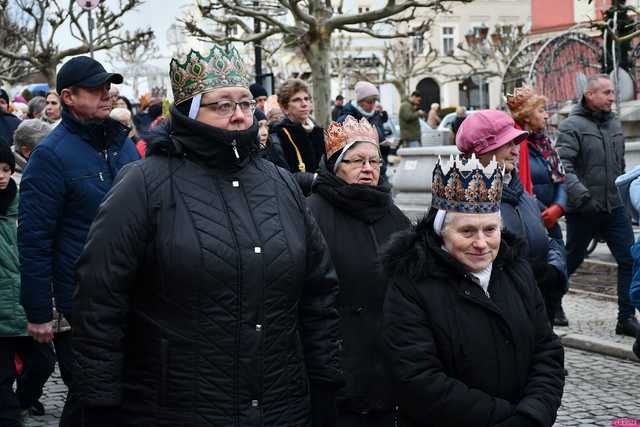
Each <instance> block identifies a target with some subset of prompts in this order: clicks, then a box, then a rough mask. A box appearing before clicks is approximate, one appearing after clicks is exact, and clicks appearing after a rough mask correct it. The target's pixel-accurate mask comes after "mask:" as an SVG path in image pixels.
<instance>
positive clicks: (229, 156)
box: [169, 106, 258, 170]
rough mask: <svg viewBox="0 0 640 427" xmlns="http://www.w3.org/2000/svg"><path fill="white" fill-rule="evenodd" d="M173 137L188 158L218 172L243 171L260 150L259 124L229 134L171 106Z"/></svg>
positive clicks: (170, 129) (170, 130)
mask: <svg viewBox="0 0 640 427" xmlns="http://www.w3.org/2000/svg"><path fill="white" fill-rule="evenodd" d="M169 133H170V134H171V136H172V137H173V139H174V140H175V141H176V142H178V143H179V144H180V145H181V146H182V148H183V149H184V151H185V152H186V153H187V155H188V156H189V155H190V156H193V158H194V160H196V161H197V162H198V163H201V164H202V165H204V166H206V167H209V168H214V169H232V170H233V169H239V168H241V167H242V166H243V165H245V164H246V162H247V161H248V160H249V159H250V158H251V157H252V156H253V154H254V153H256V151H257V149H258V144H257V141H256V137H257V135H258V124H257V123H256V121H255V120H254V121H253V124H252V125H251V127H250V128H249V129H246V130H241V131H229V130H225V129H220V128H216V127H213V126H209V125H207V124H205V123H202V122H199V121H197V120H193V119H190V118H189V117H187V116H185V115H184V114H182V112H180V111H179V110H178V109H177V108H176V107H175V106H171V123H170V125H169Z"/></svg>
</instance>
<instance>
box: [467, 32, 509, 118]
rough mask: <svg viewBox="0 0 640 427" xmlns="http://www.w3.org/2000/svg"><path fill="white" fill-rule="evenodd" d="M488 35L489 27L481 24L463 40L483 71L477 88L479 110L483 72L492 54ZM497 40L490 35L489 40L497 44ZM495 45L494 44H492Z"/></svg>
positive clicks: (481, 101) (481, 102)
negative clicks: (478, 89) (478, 91)
mask: <svg viewBox="0 0 640 427" xmlns="http://www.w3.org/2000/svg"><path fill="white" fill-rule="evenodd" d="M488 35H489V27H487V26H486V24H485V23H484V22H483V23H482V24H481V25H480V27H479V28H477V30H476V29H470V30H469V31H467V33H466V34H465V36H464V38H465V41H466V42H467V46H469V48H470V50H471V52H470V53H473V54H474V55H475V56H477V57H478V58H479V59H480V63H481V65H482V69H483V71H482V72H481V73H479V76H478V77H479V80H480V83H479V86H480V109H483V108H484V74H483V72H484V70H485V69H486V68H487V58H488V57H489V56H490V55H491V54H492V52H493V48H492V46H491V43H489V39H488V38H487V36H488ZM499 37H500V36H499V35H498V38H496V37H494V34H492V35H491V40H492V41H494V40H496V42H499ZM494 44H495V43H494Z"/></svg>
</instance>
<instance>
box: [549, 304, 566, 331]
mask: <svg viewBox="0 0 640 427" xmlns="http://www.w3.org/2000/svg"><path fill="white" fill-rule="evenodd" d="M553 326H569V320H568V319H567V315H566V314H564V309H563V308H562V304H560V305H558V309H557V310H556V315H555V317H554V318H553Z"/></svg>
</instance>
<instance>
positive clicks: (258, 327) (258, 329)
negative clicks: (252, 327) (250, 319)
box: [256, 324, 262, 332]
mask: <svg viewBox="0 0 640 427" xmlns="http://www.w3.org/2000/svg"><path fill="white" fill-rule="evenodd" d="M256 331H257V332H260V331H262V325H260V324H257V325H256Z"/></svg>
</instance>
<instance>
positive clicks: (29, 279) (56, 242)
mask: <svg viewBox="0 0 640 427" xmlns="http://www.w3.org/2000/svg"><path fill="white" fill-rule="evenodd" d="M128 132H129V129H128V128H127V127H125V126H123V125H121V124H120V123H118V122H117V121H115V120H111V119H107V120H106V121H105V122H104V124H102V125H97V124H96V125H86V124H83V123H81V122H79V121H78V120H76V119H75V118H74V117H73V116H72V115H71V114H70V113H69V112H67V111H63V112H62V121H61V123H60V125H59V126H56V128H55V129H54V130H53V131H52V132H51V133H50V134H49V135H48V136H47V137H46V138H45V139H44V141H43V142H42V143H40V144H39V145H38V146H37V147H36V149H35V150H34V151H33V154H32V155H31V157H30V158H29V163H27V168H26V169H25V171H24V175H23V176H22V182H21V184H20V199H21V200H20V201H21V203H20V211H19V220H18V223H19V225H18V249H19V252H20V265H21V267H20V269H21V271H20V273H21V280H22V290H21V303H22V305H23V307H24V309H25V312H26V313H27V319H28V320H29V321H30V322H31V323H45V322H48V321H50V320H51V319H52V300H51V296H52V294H51V289H52V288H53V296H54V297H55V300H56V307H57V309H58V310H59V311H60V312H62V313H64V314H65V315H68V314H70V313H71V300H72V295H73V291H74V288H75V279H74V276H75V263H76V260H77V258H78V257H79V255H80V253H81V252H82V248H83V246H84V244H85V241H86V238H87V234H88V232H89V227H90V225H91V222H92V221H93V219H94V217H95V216H96V213H97V211H98V206H99V205H100V203H101V202H102V199H103V198H104V195H105V194H106V193H107V192H108V191H109V189H110V188H111V185H112V183H113V179H114V178H115V176H116V175H117V173H118V171H119V170H120V169H121V168H122V166H124V165H125V164H127V163H129V162H131V161H134V160H138V159H139V156H138V153H137V151H136V148H135V145H134V144H133V142H132V141H131V140H130V139H129V138H128V137H127V134H128ZM123 208H126V207H124V206H123ZM114 232H117V230H114Z"/></svg>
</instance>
